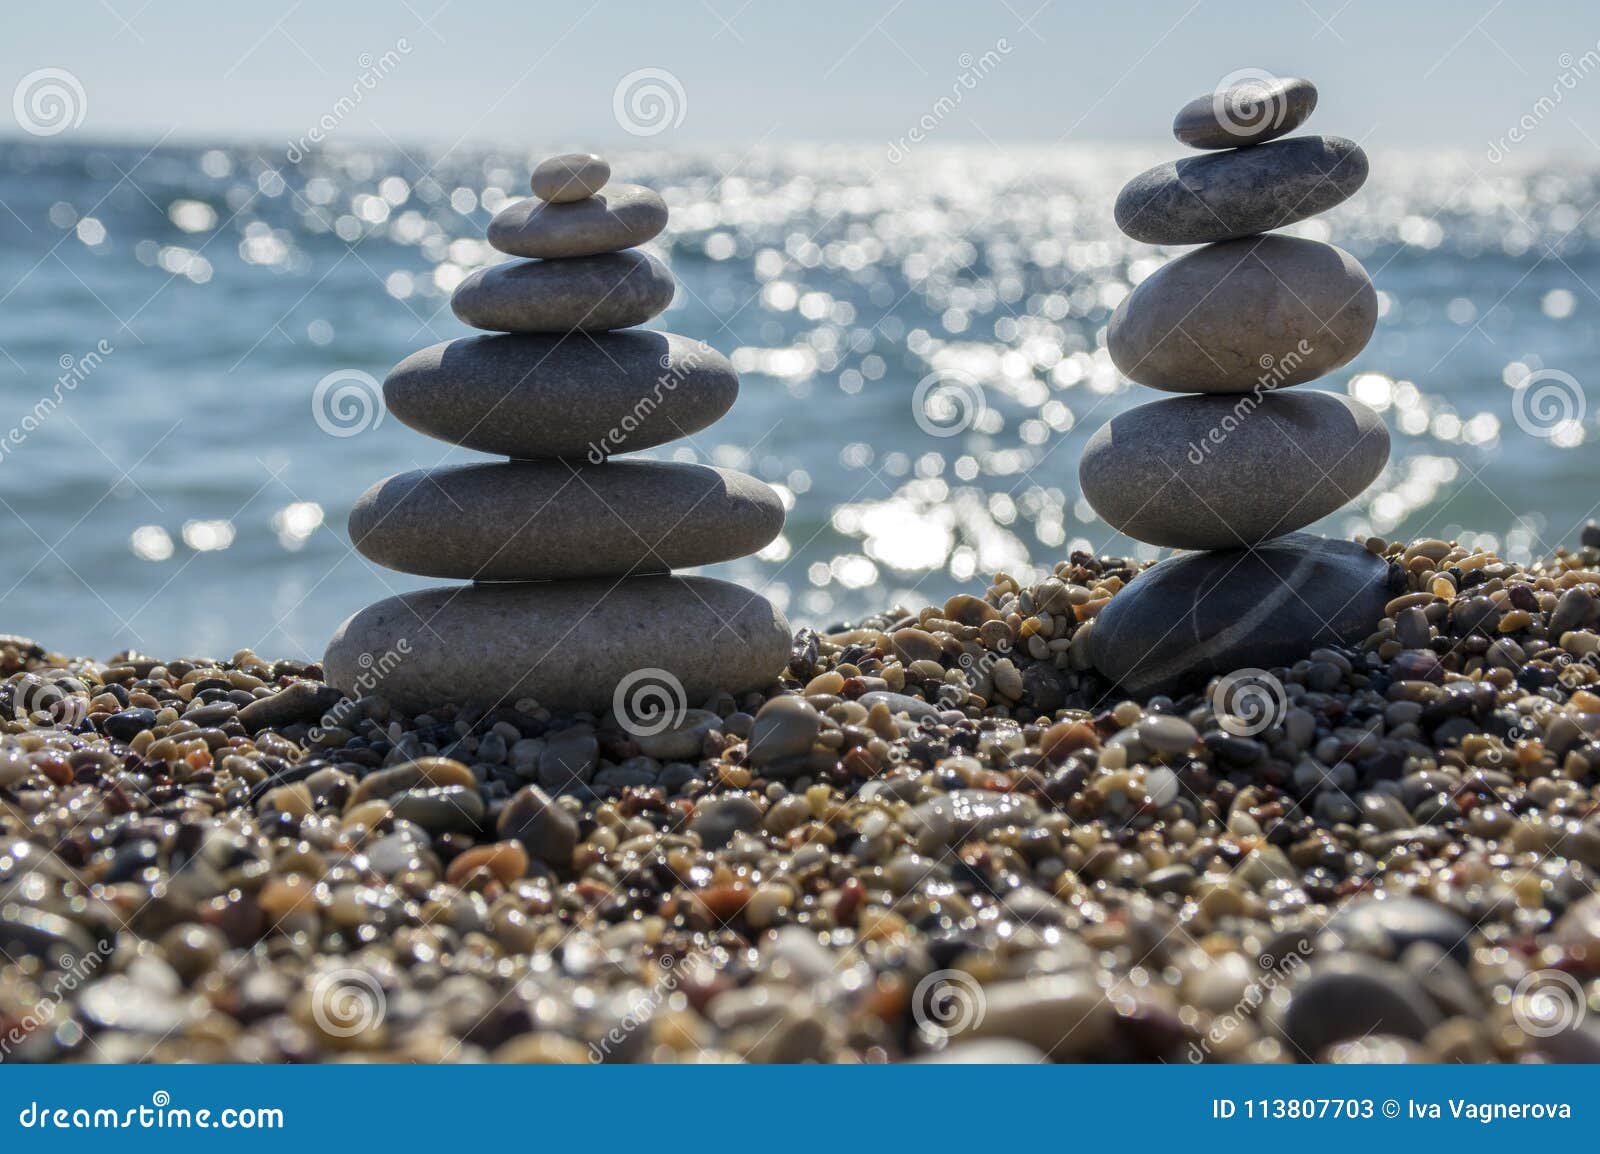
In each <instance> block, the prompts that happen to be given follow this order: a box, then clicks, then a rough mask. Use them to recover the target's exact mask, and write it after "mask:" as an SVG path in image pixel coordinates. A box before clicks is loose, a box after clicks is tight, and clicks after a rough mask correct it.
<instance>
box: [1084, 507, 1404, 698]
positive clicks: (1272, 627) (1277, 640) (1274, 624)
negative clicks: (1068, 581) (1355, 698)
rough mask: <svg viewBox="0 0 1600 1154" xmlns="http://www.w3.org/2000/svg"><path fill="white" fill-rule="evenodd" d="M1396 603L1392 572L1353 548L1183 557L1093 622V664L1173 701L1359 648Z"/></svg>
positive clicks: (1291, 544)
mask: <svg viewBox="0 0 1600 1154" xmlns="http://www.w3.org/2000/svg"><path fill="white" fill-rule="evenodd" d="M1393 596H1394V593H1393V591H1392V590H1391V588H1390V582H1389V563H1388V562H1387V561H1385V560H1384V559H1383V558H1381V557H1376V556H1374V555H1373V554H1371V553H1369V552H1367V551H1366V550H1365V549H1364V548H1362V547H1361V546H1360V545H1357V544H1355V543H1353V542H1350V541H1335V540H1330V539H1328V538H1326V537H1313V536H1311V535H1310V534H1307V533H1291V534H1290V535H1289V536H1287V537H1279V538H1277V539H1276V540H1273V541H1268V542H1267V543H1266V544H1265V545H1258V546H1257V547H1256V548H1254V549H1251V550H1244V549H1226V550H1219V551H1217V552H1211V553H1187V554H1184V555H1182V556H1179V557H1172V558H1169V559H1168V560H1165V561H1162V562H1161V563H1160V564H1158V565H1154V566H1152V567H1151V568H1149V569H1146V570H1145V571H1144V572H1143V573H1140V574H1139V575H1138V576H1137V577H1135V578H1134V579H1133V580H1132V581H1130V582H1129V583H1128V585H1127V587H1126V588H1124V589H1122V590H1121V591H1120V592H1119V593H1117V595H1116V596H1115V597H1113V598H1112V599H1111V601H1110V602H1109V603H1108V604H1107V605H1106V607H1105V608H1104V609H1102V610H1100V612H1099V613H1098V614H1096V616H1095V619H1094V629H1093V631H1092V632H1091V633H1090V635H1089V656H1090V658H1091V659H1092V660H1093V662H1094V665H1095V668H1097V669H1098V670H1099V671H1100V673H1101V674H1102V675H1103V676H1105V677H1106V678H1108V679H1109V680H1111V681H1114V682H1117V683H1118V684H1120V685H1121V687H1122V688H1123V690H1125V691H1126V692H1127V693H1129V694H1131V695H1134V696H1137V697H1147V696H1149V695H1151V694H1154V693H1169V692H1177V691H1179V690H1180V689H1184V688H1187V687H1189V686H1199V685H1203V684H1204V682H1205V680H1206V678H1208V677H1211V676H1214V675H1215V674H1219V673H1231V672H1233V671H1234V670H1236V669H1250V668H1254V669H1270V668H1272V667H1273V666H1278V665H1289V664H1292V663H1293V662H1295V661H1298V660H1299V659H1300V658H1302V657H1304V656H1306V654H1308V653H1310V652H1311V651H1312V650H1313V649H1317V648H1320V647H1322V646H1336V645H1350V644H1355V643H1357V642H1359V641H1361V640H1362V639H1363V638H1365V637H1366V636H1367V635H1368V634H1370V633H1371V632H1372V630H1373V629H1374V628H1376V627H1377V624H1378V621H1379V620H1380V619H1381V618H1382V617H1383V607H1384V605H1385V604H1386V603H1387V602H1388V601H1389V599H1390V598H1391V597H1393Z"/></svg>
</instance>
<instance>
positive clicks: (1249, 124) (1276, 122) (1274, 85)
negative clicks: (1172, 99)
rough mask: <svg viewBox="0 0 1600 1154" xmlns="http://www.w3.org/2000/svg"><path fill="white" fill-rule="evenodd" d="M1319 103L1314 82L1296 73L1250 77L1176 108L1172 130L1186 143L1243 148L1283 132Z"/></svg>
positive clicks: (1301, 119)
mask: <svg viewBox="0 0 1600 1154" xmlns="http://www.w3.org/2000/svg"><path fill="white" fill-rule="evenodd" d="M1316 107H1317V86H1316V85H1315V84H1312V83H1311V81H1309V80H1301V79H1300V78H1298V77H1295V76H1265V75H1263V76H1261V77H1259V78H1256V77H1251V78H1248V79H1245V80H1242V81H1240V82H1239V83H1237V84H1230V85H1229V86H1228V87H1226V88H1218V89H1217V90H1216V91H1214V92H1208V93H1206V94H1205V95H1204V96H1196V97H1195V98H1194V99H1193V100H1191V101H1189V103H1188V104H1185V105H1184V106H1183V107H1182V108H1181V109H1179V110H1178V115H1177V116H1176V117H1175V118H1174V119H1173V121H1172V135H1173V136H1176V137H1177V138H1178V139H1179V140H1180V141H1181V142H1183V143H1184V144H1187V145H1188V146H1189V147H1190V148H1206V149H1214V148H1243V147H1245V146H1246V145H1251V144H1265V143H1266V142H1267V141H1269V140H1276V139H1277V138H1278V137H1280V136H1287V135H1288V134H1289V133H1291V132H1293V131H1294V130H1295V129H1297V128H1299V127H1300V126H1301V125H1302V124H1304V123H1305V122H1306V120H1307V118H1309V117H1310V115H1311V113H1312V110H1313V109H1315V108H1316Z"/></svg>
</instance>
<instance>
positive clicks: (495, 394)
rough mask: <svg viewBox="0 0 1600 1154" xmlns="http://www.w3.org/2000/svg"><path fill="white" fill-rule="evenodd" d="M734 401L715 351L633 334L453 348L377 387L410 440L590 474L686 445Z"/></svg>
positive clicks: (439, 349) (730, 375) (733, 383)
mask: <svg viewBox="0 0 1600 1154" xmlns="http://www.w3.org/2000/svg"><path fill="white" fill-rule="evenodd" d="M738 396H739V377H738V374H736V373H735V372H734V371H733V366H732V365H730V364H729V363H728V359H727V358H726V357H724V356H723V355H722V354H721V353H719V352H717V350H716V349H714V348H712V347H711V346H710V345H708V344H705V343H704V342H701V341H697V340H694V339H692V338H690V337H682V336H678V335H677V334H676V333H661V332H646V331H643V330H633V331H630V332H618V333H594V334H566V333H563V334H561V335H560V336H555V335H548V336H547V335H544V334H537V333H528V334H511V335H506V336H493V337H465V338H463V339H461V340H457V341H446V342H444V343H442V344H437V345H431V346H429V347H428V348H425V349H419V350H418V351H416V352H414V353H412V354H411V355H410V356H409V357H407V358H406V359H405V360H403V361H401V362H400V363H399V364H398V365H396V366H395V367H394V368H393V369H392V370H391V371H390V373H389V376H388V377H387V378H386V379H385V380H384V382H383V399H384V404H385V405H386V406H387V408H388V410H389V412H391V413H393V414H394V415H395V416H396V417H398V418H399V419H400V420H402V421H404V422H405V423H406V424H407V425H410V426H411V427H412V428H413V429H416V430H417V431H418V432H419V433H426V434H427V435H428V436H430V437H438V438H439V439H440V440H441V441H448V442H450V443H451V444H453V445H463V446H465V447H466V448H468V449H476V450H478V451H479V452H481V453H498V454H501V455H503V456H507V457H522V458H539V457H567V458H570V459H572V460H580V459H581V460H588V461H590V462H592V463H596V464H598V463H599V462H600V461H602V460H604V459H605V458H606V457H608V456H610V455H611V454H613V453H620V452H624V451H626V452H634V451H637V450H639V449H648V448H651V447H652V446H655V445H664V444H667V443H668V442H670V441H676V440H678V439H680V438H682V437H686V436H689V435H690V434H692V433H697V432H699V431H700V430H701V429H704V428H705V427H707V426H708V425H710V424H712V423H713V422H714V421H716V420H717V418H718V417H720V416H722V415H723V414H724V413H726V412H727V411H728V410H729V409H730V408H732V407H733V402H734V400H735V399H736V398H737V397H738Z"/></svg>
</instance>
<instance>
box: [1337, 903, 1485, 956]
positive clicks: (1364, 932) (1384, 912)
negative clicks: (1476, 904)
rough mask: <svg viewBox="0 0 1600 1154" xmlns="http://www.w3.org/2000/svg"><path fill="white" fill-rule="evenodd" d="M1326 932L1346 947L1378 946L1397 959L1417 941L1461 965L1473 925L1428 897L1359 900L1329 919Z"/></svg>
mask: <svg viewBox="0 0 1600 1154" xmlns="http://www.w3.org/2000/svg"><path fill="white" fill-rule="evenodd" d="M1328 929H1329V931H1331V932H1332V933H1333V934H1335V935H1337V936H1338V938H1339V939H1340V940H1341V941H1342V943H1343V944H1344V946H1345V947H1347V948H1352V949H1359V948H1361V947H1362V946H1378V947H1380V948H1383V949H1385V950H1389V951H1392V953H1393V956H1396V957H1398V956H1399V955H1400V954H1402V953H1404V952H1405V951H1406V949H1407V948H1409V947H1410V946H1412V945H1415V944H1416V943H1418V942H1426V943H1429V944H1431V945H1435V946H1438V947H1439V948H1440V949H1441V950H1444V951H1445V952H1446V953H1447V954H1449V955H1450V956H1451V957H1453V958H1455V959H1456V960H1457V961H1459V962H1463V963H1464V962H1466V961H1467V960H1468V959H1469V958H1470V957H1471V953H1472V943H1471V937H1472V923H1471V922H1469V921H1467V920H1466V919H1465V918H1463V917H1462V916H1461V915H1460V914H1458V913H1456V912H1455V911H1454V910H1452V909H1450V908H1449V907H1448V906H1442V905H1440V904H1439V903H1438V902H1432V901H1429V900H1428V899H1427V898H1416V897H1395V898H1379V897H1370V898H1360V899H1358V900H1356V901H1353V902H1351V903H1350V904H1349V905H1347V906H1345V907H1344V908H1343V909H1341V910H1340V911H1339V912H1338V913H1336V914H1335V915H1334V916H1333V917H1332V918H1331V919H1329V921H1328Z"/></svg>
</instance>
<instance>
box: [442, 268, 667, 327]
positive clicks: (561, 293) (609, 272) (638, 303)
mask: <svg viewBox="0 0 1600 1154" xmlns="http://www.w3.org/2000/svg"><path fill="white" fill-rule="evenodd" d="M674 288H675V286H674V283H673V280H672V274H671V273H670V272H668V271H667V268H666V266H665V265H664V264H662V263H661V262H660V261H658V260H656V258H655V257H653V256H650V255H649V254H648V253H643V252H639V251H638V250H636V249H628V250H626V251H624V252H608V253H602V254H600V255H599V256H580V257H573V258H572V259H571V260H514V261H507V262H506V263H505V264H498V265H494V266H493V267H491V268H483V269H479V270H478V271H477V272H475V273H473V274H472V275H471V276H469V277H468V278H467V279H466V280H464V281H462V282H461V283H460V284H459V285H458V286H456V291H455V295H453V296H452V297H451V298H450V307H451V309H453V310H454V311H455V314H456V316H457V318H459V319H460V320H461V321H462V322H463V323H465V324H469V325H471V326H472V327H473V328H478V329H489V330H491V331H493V332H502V333H565V332H571V331H572V330H573V329H581V330H583V331H585V332H597V331H604V330H607V329H626V328H632V327H633V326H634V325H642V324H644V322H645V321H647V320H649V319H650V318H651V317H653V316H656V315H657V314H659V313H660V312H661V311H662V310H664V309H665V308H666V307H667V306H668V305H669V304H671V303H672V294H673V291H674Z"/></svg>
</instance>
